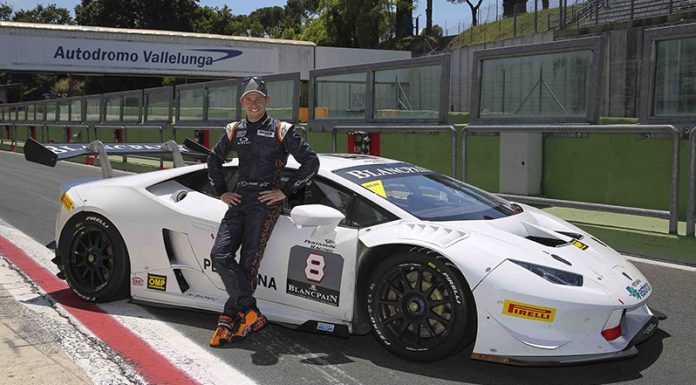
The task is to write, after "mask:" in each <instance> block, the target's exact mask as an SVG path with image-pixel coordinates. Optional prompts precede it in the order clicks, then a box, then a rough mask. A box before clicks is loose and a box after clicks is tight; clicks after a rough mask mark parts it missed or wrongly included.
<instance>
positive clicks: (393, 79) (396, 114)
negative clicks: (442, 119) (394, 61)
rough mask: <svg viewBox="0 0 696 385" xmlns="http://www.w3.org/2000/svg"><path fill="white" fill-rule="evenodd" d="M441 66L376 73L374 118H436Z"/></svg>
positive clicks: (438, 108)
mask: <svg viewBox="0 0 696 385" xmlns="http://www.w3.org/2000/svg"><path fill="white" fill-rule="evenodd" d="M441 76H442V65H428V66H422V67H411V68H398V69H388V70H381V71H375V73H374V87H373V90H374V98H373V100H374V106H375V108H374V118H375V119H389V120H391V119H437V118H438V117H439V113H440V79H441Z"/></svg>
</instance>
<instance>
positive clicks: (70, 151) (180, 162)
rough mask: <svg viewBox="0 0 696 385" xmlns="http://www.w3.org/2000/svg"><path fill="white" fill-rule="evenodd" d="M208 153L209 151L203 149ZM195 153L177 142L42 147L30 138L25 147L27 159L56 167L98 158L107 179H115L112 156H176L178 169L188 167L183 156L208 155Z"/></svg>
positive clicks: (52, 144)
mask: <svg viewBox="0 0 696 385" xmlns="http://www.w3.org/2000/svg"><path fill="white" fill-rule="evenodd" d="M203 148H204V149H205V147H203ZM196 150H198V149H195V150H192V149H190V148H187V147H185V146H182V145H178V144H177V143H176V142H175V141H173V140H170V141H168V142H166V143H108V144H104V143H102V142H101V141H98V140H95V141H93V142H91V143H87V144H79V143H60V144H56V143H51V144H41V143H39V142H37V141H36V140H34V139H32V138H28V139H27V142H26V143H25V144H24V159H26V160H28V161H30V162H34V163H39V164H43V165H45V166H49V167H55V165H56V163H57V162H58V161H59V160H65V159H70V158H75V157H78V156H84V155H98V156H99V163H100V164H101V168H102V174H103V175H104V178H111V177H112V176H113V172H112V170H113V169H112V167H111V162H110V161H109V155H145V154H172V157H173V160H174V167H182V166H184V165H185V164H184V158H183V157H182V155H187V156H192V157H199V158H200V157H206V156H207V155H208V154H207V153H203V152H199V151H196Z"/></svg>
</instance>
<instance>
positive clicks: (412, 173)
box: [334, 163, 516, 221]
mask: <svg viewBox="0 0 696 385" xmlns="http://www.w3.org/2000/svg"><path fill="white" fill-rule="evenodd" d="M334 172H336V173H337V174H339V175H341V176H343V177H345V178H346V179H349V180H351V181H352V182H355V183H357V184H359V185H361V186H362V187H364V188H366V189H368V190H370V191H372V192H373V193H374V194H376V195H378V196H380V197H382V198H384V199H387V200H388V201H389V202H391V203H393V204H395V205H397V206H399V207H400V208H401V209H403V210H405V211H408V212H409V213H410V214H412V215H414V216H415V217H418V218H419V219H422V220H428V221H461V220H480V219H496V218H502V217H506V216H510V215H514V214H515V213H516V211H515V210H514V209H513V208H512V207H511V206H510V203H508V202H507V201H505V200H503V199H501V198H498V197H496V196H494V195H492V194H490V193H487V192H485V191H483V190H480V189H478V188H475V187H473V186H470V185H467V184H465V183H462V182H460V181H458V180H456V179H453V178H450V177H447V176H444V175H441V174H438V173H435V172H433V171H430V170H427V169H424V168H421V167H417V166H413V165H410V164H407V163H396V164H387V165H384V164H382V165H368V166H361V167H352V168H350V169H342V170H336V171H334Z"/></svg>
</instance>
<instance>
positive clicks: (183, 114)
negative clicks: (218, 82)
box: [177, 86, 205, 122]
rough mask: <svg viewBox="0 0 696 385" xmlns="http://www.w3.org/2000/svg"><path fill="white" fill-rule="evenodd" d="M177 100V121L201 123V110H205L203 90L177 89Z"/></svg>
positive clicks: (200, 88)
mask: <svg viewBox="0 0 696 385" xmlns="http://www.w3.org/2000/svg"><path fill="white" fill-rule="evenodd" d="M177 93H178V97H179V100H178V102H177V105H178V112H177V113H178V116H177V121H182V122H186V121H199V122H200V121H203V119H204V116H203V109H204V108H205V105H204V104H205V88H204V87H202V86H201V87H199V88H189V89H186V88H184V89H178V86H177Z"/></svg>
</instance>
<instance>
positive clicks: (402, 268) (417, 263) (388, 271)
mask: <svg viewBox="0 0 696 385" xmlns="http://www.w3.org/2000/svg"><path fill="white" fill-rule="evenodd" d="M365 302H366V306H367V314H368V316H369V320H370V324H371V327H372V331H373V333H374V334H375V336H376V337H377V339H378V340H379V342H380V343H381V344H382V345H383V346H384V347H385V348H386V349H387V350H389V351H391V352H392V353H394V354H396V355H398V356H400V357H402V358H405V359H409V360H414V361H435V360H439V359H442V358H445V357H447V356H450V355H452V354H455V353H456V352H458V351H460V350H461V349H462V348H464V347H466V346H467V345H468V344H469V343H470V342H471V340H472V339H473V337H474V336H475V330H476V310H475V307H474V302H473V296H472V294H471V290H470V289H469V286H468V285H467V283H466V281H465V280H464V278H463V277H462V276H461V274H460V273H459V271H458V270H457V269H456V267H455V266H454V265H452V264H451V263H450V262H449V261H447V260H446V259H445V258H443V257H442V256H441V255H439V254H437V253H434V252H432V251H430V250H425V249H413V250H411V251H408V252H402V253H398V254H396V255H393V256H391V257H390V258H388V259H387V260H386V261H385V262H383V263H381V264H380V265H379V266H378V267H377V268H376V269H375V271H374V272H373V273H372V275H371V277H370V278H369V286H368V293H367V300H366V301H365Z"/></svg>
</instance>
